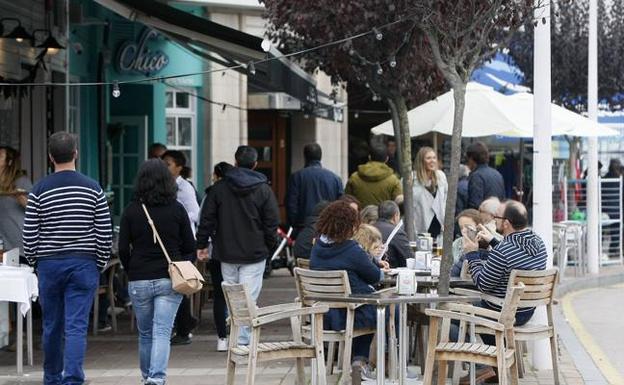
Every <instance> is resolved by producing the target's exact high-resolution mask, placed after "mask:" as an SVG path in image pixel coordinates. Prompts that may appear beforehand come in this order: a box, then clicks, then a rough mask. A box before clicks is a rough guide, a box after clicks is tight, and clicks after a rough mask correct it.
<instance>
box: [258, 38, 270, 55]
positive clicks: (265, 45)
mask: <svg viewBox="0 0 624 385" xmlns="http://www.w3.org/2000/svg"><path fill="white" fill-rule="evenodd" d="M260 47H262V50H263V51H264V52H269V51H270V50H271V40H269V39H264V40H262V43H261V44H260Z"/></svg>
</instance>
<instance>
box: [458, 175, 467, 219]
mask: <svg viewBox="0 0 624 385" xmlns="http://www.w3.org/2000/svg"><path fill="white" fill-rule="evenodd" d="M467 208H468V178H467V177H464V178H461V179H460V180H459V181H458V182H457V201H456V202H455V215H459V213H461V212H462V211H464V210H465V209H467Z"/></svg>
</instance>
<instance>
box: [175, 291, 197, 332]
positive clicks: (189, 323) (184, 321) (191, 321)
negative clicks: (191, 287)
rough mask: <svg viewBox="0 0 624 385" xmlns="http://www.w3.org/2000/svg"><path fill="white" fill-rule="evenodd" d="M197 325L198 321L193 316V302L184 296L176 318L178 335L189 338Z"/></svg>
mask: <svg viewBox="0 0 624 385" xmlns="http://www.w3.org/2000/svg"><path fill="white" fill-rule="evenodd" d="M196 325H197V321H196V320H195V317H193V316H192V315H191V300H190V298H189V297H187V296H183V297H182V302H180V307H178V313H177V314H176V318H175V328H176V335H178V336H181V337H187V336H188V335H189V334H190V333H191V331H192V330H193V329H194V328H195V326H196Z"/></svg>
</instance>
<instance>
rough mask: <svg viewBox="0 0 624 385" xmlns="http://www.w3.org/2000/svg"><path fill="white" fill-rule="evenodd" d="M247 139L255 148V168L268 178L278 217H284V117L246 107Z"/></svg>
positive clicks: (285, 182)
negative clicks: (249, 109)
mask: <svg viewBox="0 0 624 385" xmlns="http://www.w3.org/2000/svg"><path fill="white" fill-rule="evenodd" d="M247 118H248V122H249V132H248V143H249V145H250V146H252V147H254V148H255V149H256V150H257V151H258V167H257V168H256V171H258V172H261V173H263V174H264V175H266V177H267V178H268V179H269V184H270V185H271V188H272V189H273V192H274V193H275V196H276V198H277V203H278V205H279V209H280V219H281V221H282V222H285V220H286V208H285V206H284V200H285V199H286V186H287V183H288V175H287V173H286V169H287V168H286V159H287V154H286V140H287V138H286V127H287V124H288V121H287V118H285V117H283V116H280V115H279V114H278V113H277V111H249V112H248V116H247Z"/></svg>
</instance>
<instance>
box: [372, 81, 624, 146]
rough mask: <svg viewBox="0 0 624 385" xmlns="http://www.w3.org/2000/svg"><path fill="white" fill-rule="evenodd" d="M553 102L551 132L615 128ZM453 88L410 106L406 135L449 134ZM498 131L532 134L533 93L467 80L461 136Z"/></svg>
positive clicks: (383, 128)
mask: <svg viewBox="0 0 624 385" xmlns="http://www.w3.org/2000/svg"><path fill="white" fill-rule="evenodd" d="M552 106H553V114H552V115H553V136H557V135H576V136H591V135H595V136H611V135H618V133H617V131H615V130H613V129H611V128H609V127H606V126H604V125H601V124H597V123H594V122H592V121H591V120H589V119H587V118H585V117H584V116H582V115H579V114H576V113H574V112H572V111H568V110H566V109H564V108H562V107H559V106H557V105H555V104H553V105H552ZM454 107H455V103H454V100H453V91H452V90H451V91H449V92H447V93H445V94H442V95H440V96H439V97H437V98H436V99H434V100H431V101H428V102H427V103H424V104H422V105H420V106H418V107H416V108H414V109H412V110H410V111H409V112H408V113H407V115H408V121H409V128H410V135H411V136H419V135H423V134H426V133H429V132H432V131H434V132H439V133H441V134H445V135H451V134H452V132H453V110H454ZM371 131H372V132H373V134H375V135H380V134H385V135H394V129H393V127H392V121H390V120H389V121H387V122H384V123H382V124H380V125H378V126H377V127H374V128H373V129H372V130H371ZM490 135H501V136H511V137H525V138H528V137H532V136H533V95H531V94H528V93H522V94H517V95H512V96H506V95H503V94H501V93H499V92H497V91H495V90H494V89H492V88H490V87H487V86H483V85H481V84H478V83H475V82H470V83H468V86H467V88H466V108H465V110H464V127H463V130H462V136H463V137H479V136H490Z"/></svg>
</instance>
